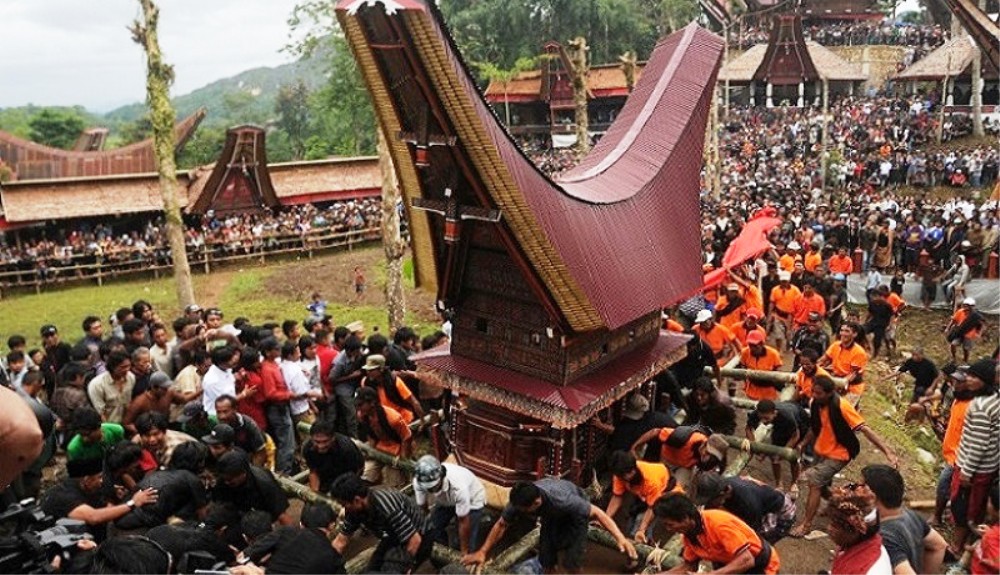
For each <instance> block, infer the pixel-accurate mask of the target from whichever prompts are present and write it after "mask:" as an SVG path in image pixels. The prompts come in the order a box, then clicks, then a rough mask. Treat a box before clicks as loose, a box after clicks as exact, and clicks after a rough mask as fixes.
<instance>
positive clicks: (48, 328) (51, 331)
mask: <svg viewBox="0 0 1000 575" xmlns="http://www.w3.org/2000/svg"><path fill="white" fill-rule="evenodd" d="M40 333H41V334H42V337H47V336H50V335H55V334H57V333H59V330H58V329H56V326H54V325H52V324H51V323H48V324H45V325H43V326H42V329H41V332H40Z"/></svg>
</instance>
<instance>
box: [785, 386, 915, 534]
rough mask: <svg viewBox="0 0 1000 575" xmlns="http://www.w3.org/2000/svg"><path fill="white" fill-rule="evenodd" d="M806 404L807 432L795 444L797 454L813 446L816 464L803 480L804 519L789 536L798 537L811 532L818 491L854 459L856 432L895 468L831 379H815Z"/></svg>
mask: <svg viewBox="0 0 1000 575" xmlns="http://www.w3.org/2000/svg"><path fill="white" fill-rule="evenodd" d="M812 394H813V399H812V403H810V414H809V416H810V422H809V431H808V432H806V435H805V437H804V438H802V439H801V440H800V441H799V443H798V449H799V452H802V451H803V450H804V449H805V448H806V446H808V445H809V444H811V443H813V441H814V440H815V444H814V445H813V451H814V453H815V454H816V463H815V464H814V465H813V466H812V467H810V468H809V469H808V470H806V472H805V474H804V477H805V479H806V481H807V483H808V484H809V495H808V498H807V499H806V511H805V517H804V518H803V519H802V523H800V524H799V525H797V526H795V528H794V529H792V531H791V533H790V535H791V536H792V537H802V536H803V535H805V534H807V533H809V532H810V531H811V530H812V521H813V519H814V518H815V517H816V512H817V511H819V504H820V500H821V497H822V492H823V489H824V488H825V487H829V486H830V484H831V483H832V482H833V477H834V476H835V475H836V474H837V473H839V472H840V471H841V470H842V469H843V468H844V467H847V464H848V463H850V462H851V461H853V460H854V458H855V457H857V456H858V453H860V451H861V443H860V442H859V441H858V437H857V433H859V432H860V433H862V434H863V435H864V436H865V437H867V438H868V441H871V442H872V444H874V445H875V447H877V448H878V450H879V451H881V452H882V453H884V454H885V457H886V459H888V461H889V464H890V465H892V466H893V467H895V466H896V465H898V463H899V462H898V460H897V459H896V455H895V454H894V453H893V452H892V450H891V449H889V447H888V446H886V445H885V443H883V442H882V439H881V438H880V437H879V436H878V435H876V434H875V432H874V431H872V430H871V428H869V427H868V425H866V424H865V420H864V418H863V417H861V414H859V413H858V412H857V411H856V410H855V409H854V406H853V405H852V404H851V402H850V401H848V400H847V399H845V398H843V397H841V396H840V395H838V394H837V391H836V386H835V384H834V383H833V380H832V379H830V378H828V377H817V378H816V381H815V382H814V383H813V388H812Z"/></svg>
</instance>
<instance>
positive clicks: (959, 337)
mask: <svg viewBox="0 0 1000 575" xmlns="http://www.w3.org/2000/svg"><path fill="white" fill-rule="evenodd" d="M985 327H986V321H985V320H983V316H982V315H980V313H979V312H978V311H976V300H975V299H974V298H971V297H967V298H965V299H964V300H962V305H961V306H960V307H959V308H958V311H956V312H955V315H953V316H951V321H949V322H948V325H947V326H945V328H944V333H945V338H947V340H948V345H949V347H950V349H951V360H952V361H956V359H955V351H957V350H958V346H962V357H963V358H964V359H963V360H964V361H965V362H966V363H968V361H969V352H970V351H972V348H973V347H974V346H975V345H976V340H978V339H979V338H980V336H981V335H982V333H983V328H985Z"/></svg>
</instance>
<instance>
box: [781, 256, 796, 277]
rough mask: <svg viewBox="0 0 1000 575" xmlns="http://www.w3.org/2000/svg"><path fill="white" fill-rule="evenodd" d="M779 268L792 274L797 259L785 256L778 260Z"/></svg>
mask: <svg viewBox="0 0 1000 575" xmlns="http://www.w3.org/2000/svg"><path fill="white" fill-rule="evenodd" d="M778 267H779V268H781V269H783V270H785V271H786V272H788V273H791V272H792V270H794V269H795V257H794V256H790V255H788V254H785V255H783V256H781V257H780V258H779V259H778Z"/></svg>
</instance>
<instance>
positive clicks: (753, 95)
mask: <svg viewBox="0 0 1000 575" xmlns="http://www.w3.org/2000/svg"><path fill="white" fill-rule="evenodd" d="M750 105H751V106H756V105H757V82H754V81H753V80H751V81H750Z"/></svg>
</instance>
